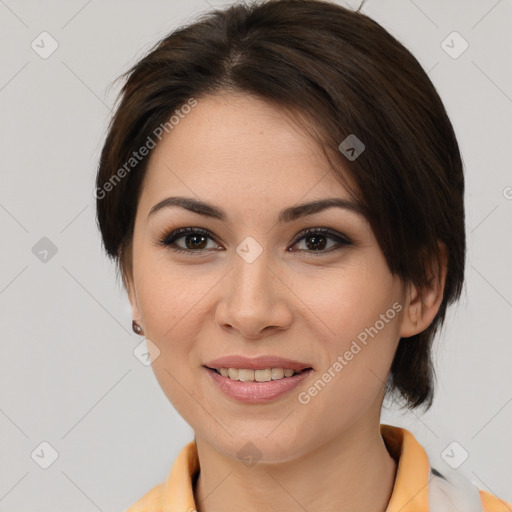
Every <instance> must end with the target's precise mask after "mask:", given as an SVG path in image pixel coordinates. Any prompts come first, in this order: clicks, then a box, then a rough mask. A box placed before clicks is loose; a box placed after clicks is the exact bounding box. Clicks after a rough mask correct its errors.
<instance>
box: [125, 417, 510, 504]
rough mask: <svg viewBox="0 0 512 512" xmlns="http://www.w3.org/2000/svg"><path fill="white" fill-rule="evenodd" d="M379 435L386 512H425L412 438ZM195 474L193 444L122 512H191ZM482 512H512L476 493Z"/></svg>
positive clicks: (387, 431) (399, 433)
mask: <svg viewBox="0 0 512 512" xmlns="http://www.w3.org/2000/svg"><path fill="white" fill-rule="evenodd" d="M380 431H381V435H382V437H383V439H384V442H385V444H386V447H387V449H388V451H389V453H390V454H391V456H392V457H393V458H394V459H395V460H396V461H397V462H398V466H397V473H396V478H395V485H394V487H393V492H392V494H391V499H390V501H389V504H388V507H387V509H386V512H428V511H429V498H428V492H429V478H430V464H429V460H428V455H427V453H426V451H425V450H424V448H423V447H422V446H421V445H420V444H419V443H418V441H417V440H416V439H415V437H414V436H413V435H412V434H411V432H409V431H408V430H406V429H404V428H399V427H394V426H392V425H386V424H381V425H380ZM198 470H199V459H198V455H197V447H196V444H195V441H190V442H189V443H188V444H187V445H185V446H184V447H183V448H182V450H181V451H180V453H179V454H178V457H177V458H176V460H175V462H174V464H173V466H172V468H171V471H170V473H169V474H168V476H167V478H166V479H165V481H164V482H163V483H161V484H158V485H156V486H155V487H153V488H152V489H151V490H150V491H149V492H147V493H146V494H145V495H144V496H143V497H142V498H141V499H140V500H139V501H137V502H136V503H135V504H134V505H132V506H131V507H130V508H128V509H127V510H126V511H125V512H157V511H158V512H160V510H169V511H171V510H172V511H174V510H181V511H184V512H191V511H195V501H194V482H195V477H196V473H197V471H198ZM480 496H481V499H482V504H483V506H484V510H485V512H501V511H503V512H512V506H511V505H510V504H507V503H506V502H504V501H502V500H500V499H499V498H497V497H495V496H494V495H491V494H489V493H487V492H484V491H480Z"/></svg>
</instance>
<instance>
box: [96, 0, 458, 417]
mask: <svg viewBox="0 0 512 512" xmlns="http://www.w3.org/2000/svg"><path fill="white" fill-rule="evenodd" d="M122 77H126V83H125V84H124V86H123V88H122V90H121V93H120V96H119V98H121V101H120V102H119V104H118V105H117V108H116V112H115V114H114V117H113V118H112V120H111V123H110V126H109V131H108V134H107V137H106V141H105V144H104V147H103V150H102V153H101V159H100V163H99V169H98V175H97V182H96V187H97V188H96V197H97V221H98V225H99V228H100V230H101V234H102V238H103V244H104V247H105V250H106V252H107V254H108V255H109V256H110V257H112V258H113V259H114V260H115V261H116V262H117V263H118V270H120V271H121V272H122V276H123V282H124V284H125V286H127V279H126V275H127V273H128V272H130V271H131V270H130V269H131V241H132V236H133V227H134V219H135V214H136V209H137V202H138V198H139V194H140V191H141V184H142V181H143V178H144V174H145V170H146V168H147V163H148V158H144V159H141V160H140V162H139V161H137V162H136V165H133V166H132V167H131V168H127V167H126V162H128V161H130V158H132V155H133V152H134V151H136V150H137V149H138V148H141V147H143V146H144V145H145V144H147V141H149V139H150V138H151V134H154V133H155V128H157V127H158V126H163V125H165V123H168V122H169V118H170V116H172V115H173V113H174V112H175V111H176V110H177V109H178V108H180V107H181V106H183V105H186V104H187V103H188V102H190V99H191V98H195V99H196V100H198V101H200V99H201V98H204V97H206V96H207V95H213V94H215V93H218V92H226V91H227V92H230V93H233V94H234V93H237V94H240V93H241V94H252V95H256V96H257V97H260V98H262V99H264V100H266V101H268V102H270V103H271V104H272V105H274V106H276V107H278V108H280V109H282V111H283V112H284V113H286V114H287V115H288V114H290V115H291V116H293V117H294V119H295V120H296V121H297V122H300V124H301V125H302V126H303V128H304V129H306V130H308V132H309V133H310V134H311V136H312V137H313V138H314V140H315V141H316V142H317V143H318V144H319V147H321V149H322V151H323V152H324V154H325V155H326V157H327V158H328V160H329V162H330V163H331V165H332V169H333V173H334V175H335V176H336V177H337V178H339V179H340V181H341V182H342V183H343V184H344V185H345V186H346V187H347V188H348V189H349V190H350V193H351V194H352V195H353V197H357V198H358V200H359V201H360V202H362V204H363V205H364V208H365V213H366V216H367V218H368V220H369V222H370V225H371V227H372V229H373V232H374V233H375V236H376V239H377V240H378V242H379V245H380V247H381V249H382V251H383V254H384V256H385V258H386V261H387V263H388V266H389V268H390V271H391V272H392V273H393V274H395V275H399V276H400V277H401V278H402V280H403V282H410V283H413V284H415V285H416V286H418V287H420V289H423V287H426V286H428V283H429V278H430V272H431V271H432V270H434V271H437V270H438V269H440V264H441V261H442V259H441V252H440V245H439V242H442V243H443V244H444V246H445V247H446V249H447V253H448V265H447V274H446V282H445V289H444V296H443V301H442V304H441V306H440V308H439V311H438V313H437V315H436V317H435V318H434V320H433V322H432V323H431V325H430V326H429V327H428V328H427V329H426V330H425V331H423V332H421V333H419V334H417V335H415V336H412V337H410V338H407V339H401V340H400V341H399V345H398V348H397V351H396V354H395V358H394V361H393V363H392V367H391V371H390V375H389V378H388V382H387V392H388V393H389V394H395V395H396V396H397V397H399V398H402V399H404V401H405V405H406V406H408V407H410V408H414V407H418V406H420V405H423V406H426V407H427V408H429V407H430V405H431V404H432V399H433V387H434V385H433V382H434V369H433V365H432V361H431V345H432V342H433V338H434V335H435V333H436V332H437V330H438V328H439V327H441V326H442V325H443V322H444V318H445V313H446V308H447V306H448V305H449V304H451V303H452V302H454V301H455V300H456V299H458V298H459V296H460V294H461V291H462V286H463V280H464V264H465V250H466V245H465V244H466V238H465V224H464V199H463V196H464V177H463V165H462V159H461V155H460V152H459V147H458V144H457V140H456V137H455V134H454V130H453V127H452V124H451V122H450V120H449V118H448V115H447V113H446V110H445V108H444V106H443V103H442V101H441V99H440V98H439V95H438V94H437V92H436V89H435V88H434V86H433V84H432V83H431V81H430V79H429V78H428V76H427V74H426V73H425V72H424V70H423V69H422V67H421V66H420V64H419V63H418V61H417V60H416V59H415V58H414V56H413V55H411V53H410V52H409V51H408V50H407V49H406V48H405V47H404V46H403V45H402V44H401V43H399V42H398V41H397V40H396V39H395V38H394V37H393V36H391V35H390V34H389V33H388V32H387V31H386V30H385V29H384V28H382V27H381V26H380V25H379V24H378V23H376V22H375V21H373V20H372V19H371V18H369V17H368V16H366V15H364V14H362V13H361V12H359V11H352V10H349V9H346V8H344V7H341V6H339V5H337V4H335V3H331V2H329V1H326V0H268V1H265V2H261V3H257V4H251V5H245V4H240V3H237V4H236V5H234V6H232V7H230V8H228V9H226V10H215V11H211V12H209V13H207V14H205V15H202V16H201V17H200V18H199V19H197V20H196V21H195V22H194V23H192V24H190V25H188V26H184V27H180V28H179V29H177V30H175V31H174V32H172V33H171V34H170V35H168V36H167V37H166V38H164V39H163V40H161V41H160V42H159V43H157V44H156V45H155V46H154V47H153V48H152V49H151V51H149V52H148V54H147V55H146V56H145V57H144V58H142V59H141V60H140V61H139V62H137V63H136V64H135V65H134V66H133V67H132V68H131V69H130V70H129V71H127V72H126V73H125V74H124V75H122ZM119 98H118V100H119ZM351 134H353V135H355V136H356V137H357V139H359V140H360V141H362V143H363V144H364V146H365V149H364V151H363V152H362V153H361V154H360V155H359V156H358V157H357V158H355V159H351V158H348V157H347V154H346V153H345V154H344V153H343V152H342V151H341V150H340V149H338V147H339V145H340V143H342V141H344V140H345V139H346V138H347V137H348V136H349V135H351ZM122 168H124V172H120V171H121V169H122ZM345 174H346V175H347V176H350V178H351V181H353V183H354V184H355V185H356V187H355V188H351V187H349V186H348V183H347V181H346V179H345V177H344V175H345Z"/></svg>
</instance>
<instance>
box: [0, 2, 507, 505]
mask: <svg viewBox="0 0 512 512" xmlns="http://www.w3.org/2000/svg"><path fill="white" fill-rule="evenodd" d="M209 4H210V5H216V6H220V5H222V3H221V2H215V1H214V0H209V1H208V2H206V1H205V0H190V1H187V2H181V1H177V0H168V1H162V0H151V1H144V2H142V1H124V2H122V1H121V0H115V1H113V0H108V1H105V0H104V1H101V2H100V1H99V0H92V1H91V0H90V1H84V0H72V1H66V2H64V1H28V0H25V1H23V0H19V1H15V0H0V37H1V45H0V55H1V66H0V109H1V122H0V140H1V149H2V151H1V186H0V225H1V244H2V250H1V251H0V314H1V325H0V332H1V337H2V344H1V350H2V357H1V367H0V433H1V435H0V457H1V469H0V510H1V511H3V512H8V511H16V512H28V511H35V510H38V511H39V512H45V511H53V512H55V511H65V510H73V511H75V512H81V511H95V510H101V511H121V510H124V509H125V508H126V507H128V506H129V505H131V504H132V503H133V502H134V501H136V500H137V499H138V498H139V497H140V496H142V495H143V494H144V493H146V492H147V491H148V490H149V489H150V488H151V487H153V486H154V485H156V484H157V483H159V482H161V481H162V480H163V479H164V478H165V477H166V476H167V474H168V472H169V470H170V468H171V466H172V463H173V462H174V459H175V457H176V455H177V454H178V452H179V450H180V449H181V448H182V447H183V446H184V444H185V443H186V442H188V441H190V440H191V439H192V436H193V432H192V430H191V428H190V427H189V426H188V425H187V424H186V423H185V422H184V421H183V420H182V419H181V417H180V416H179V415H178V414H177V413H176V412H175V411H174V409H173V407H172V406H171V405H170V404H169V403H168V401H167V399H166V398H165V396H164V395H163V393H162V391H161V390H160V388H159V386H158V384H157V382H156V379H155V378H154V375H153V373H152V370H151V368H150V367H145V366H144V365H142V364H141V363H140V362H139V361H138V359H136V358H135V357H134V355H133V350H134V349H135V347H137V346H138V345H139V343H140V342H141V338H139V337H138V336H136V335H135V334H133V333H132V332H131V329H130V325H131V316H130V309H129V306H128V301H127V298H126V297H125V294H124V292H123V290H122V289H121V287H120V285H119V284H118V283H116V279H115V273H114V267H113V265H112V264H111V263H110V262H108V260H107V259H106V257H105V256H104V255H103V254H102V252H101V245H100V238H99V233H98V232H97V229H96V225H95V220H94V215H95V211H94V197H93V193H92V191H93V188H94V177H95V171H96V166H97V162H98V157H99V152H100V149H101V146H102V142H103V137H104V135H105V130H106V126H107V122H108V120H109V116H110V114H111V112H110V109H111V107H112V105H113V101H114V98H115V94H116V93H117V91H118V89H119V85H116V86H115V87H112V88H109V85H110V84H111V83H112V81H113V80H114V78H116V77H117V76H118V75H119V74H120V73H122V72H123V71H125V70H127V69H128V67H129V66H130V65H131V64H133V63H135V62H136V61H137V60H138V59H139V58H140V57H141V56H142V55H143V54H144V53H145V52H146V51H147V50H148V49H149V48H150V47H151V46H152V45H153V44H154V43H155V42H157V41H158V40H159V39H160V38H162V37H163V36H164V35H166V34H167V33H168V32H169V31H171V30H172V29H174V28H176V27H177V26H178V25H180V24H183V23H186V22H188V21H190V20H192V19H194V18H195V16H196V15H198V14H199V13H202V12H204V11H206V10H208V9H210V5H209ZM358 4H359V2H351V3H350V4H348V5H352V6H356V5H358ZM345 5H347V4H345ZM363 11H364V12H366V13H367V14H369V15H370V16H372V17H373V18H374V19H376V20H377V21H378V22H379V23H381V24H382V25H383V26H384V27H385V28H387V29H388V30H389V31H390V32H391V33H392V34H393V35H395V36H396V37H397V38H398V39H399V40H401V41H402V42H403V43H404V44H405V45H406V46H407V47H408V48H409V49H410V50H411V51H412V52H413V54H414V55H415V56H416V57H417V58H418V60H419V61H420V63H421V64H422V65H423V67H424V68H425V70H427V71H428V72H429V76H430V77H431V79H432V81H433V82H434V84H435V85H436V87H437V89H438V90H439V92H440V95H441V97H442V99H443V101H444V102H445V105H446V107H447V110H448V113H449V115H450V117H451V119H452V122H453V124H454V127H455V130H456V133H457V136H458V139H459V142H460V146H461V150H462V153H463V158H464V161H465V168H466V183H467V193H466V205H467V234H468V260H467V284H466V289H465V293H464V297H463V300H462V301H461V303H460V306H459V307H458V308H456V309H455V310H452V312H451V314H450V316H449V318H448V321H449V324H448V327H447V328H446V329H445V330H444V331H443V333H442V335H441V336H440V337H439V338H438V342H437V344H436V356H437V368H438V376H439V383H438V388H437V398H436V400H435V403H434V405H433V407H432V409H431V411H430V412H429V413H427V414H425V415H423V416H421V415H420V414H418V413H408V414H405V415H404V414H402V413H398V412H396V411H393V410H386V411H384V413H383V418H382V420H383V422H387V423H392V424H395V425H399V426H404V427H406V428H409V429H410V430H411V431H412V432H413V433H414V434H415V435H416V437H417V439H418V440H419V441H420V442H421V443H422V444H423V446H425V448H426V449H427V451H428V453H429V455H430V456H431V457H432V459H433V460H434V461H439V467H440V468H442V465H443V464H446V463H445V462H444V460H443V459H442V458H441V457H440V455H441V453H442V452H443V450H444V449H445V448H446V447H447V445H449V444H450V443H451V442H452V441H457V442H458V443H459V444H460V445H461V446H462V447H463V448H464V449H465V450H467V452H468V453H469V458H468V459H467V460H466V461H465V462H464V464H463V465H462V466H461V467H460V469H459V471H461V472H464V473H465V474H466V475H468V476H469V477H470V478H471V479H472V480H473V481H474V482H475V483H477V484H478V486H479V487H481V488H482V489H486V490H488V491H490V492H493V493H495V494H498V495H499V496H500V497H502V498H503V499H506V500H508V501H511V500H512V471H511V470H510V456H511V448H512V442H511V435H512V434H511V432H512V428H511V427H512V372H510V361H511V357H512V344H511V335H510V332H511V330H512V320H511V318H512V271H511V264H510V262H511V261H512V243H511V234H512V233H511V220H512V199H511V198H512V188H507V187H512V173H511V166H510V159H509V158H510V156H509V155H510V144H511V133H512V115H511V114H512V70H511V65H510V62H511V60H510V55H511V49H512V35H511V34H512V30H511V20H512V3H511V1H510V0H501V1H497V0H472V1H468V0H457V1H453V0H451V1H450V2H447V1H441V0H430V1H428V0H414V1H413V0H370V1H368V2H367V4H366V5H365V7H364V9H363ZM43 31H47V32H49V33H50V34H51V36H52V37H53V38H54V39H55V40H56V41H57V42H58V44H59V47H58V49H57V50H56V51H55V53H53V54H52V55H51V56H50V57H49V58H47V59H42V58H41V57H40V56H39V55H38V54H37V53H36V52H35V51H34V50H33V49H32V48H31V42H32V41H33V40H34V39H36V38H37V37H38V35H39V34H40V33H41V32H43ZM453 31H457V32H459V33H460V34H461V35H462V37H463V38H464V39H465V40H467V42H468V43H469V48H468V49H467V50H466V51H465V52H464V53H463V54H462V55H460V57H458V58H457V59H453V58H452V57H450V56H449V55H448V54H447V53H446V52H445V51H444V50H443V48H442V47H441V43H442V41H443V40H444V39H445V38H446V37H447V36H448V35H449V34H450V33H451V32H453ZM36 41H37V39H36ZM457 44H458V43H457ZM47 48H48V46H47ZM42 237H48V238H49V239H50V240H51V241H52V242H53V244H55V246H56V247H57V253H56V254H55V255H54V256H53V257H51V258H48V261H47V262H42V261H40V260H39V259H38V258H37V257H36V256H35V255H34V254H33V252H32V248H33V246H34V245H35V244H36V243H37V242H38V241H39V240H40V239H41V238H42ZM43 441H46V442H48V443H50V445H51V446H53V448H54V449H55V450H56V451H57V452H58V458H57V460H56V461H55V462H54V463H53V465H51V466H50V467H49V468H48V469H46V470H44V469H42V468H41V467H39V465H38V464H36V462H35V461H34V460H33V459H32V458H31V453H32V452H33V451H34V450H35V449H37V448H38V447H39V446H40V443H41V442H43ZM40 450H41V448H39V451H38V452H37V450H36V452H37V453H40V459H39V460H42V459H43V458H44V457H46V456H47V455H48V454H49V453H50V452H49V451H48V450H46V451H44V453H45V455H44V457H42V456H41V454H42V453H43V452H41V451H40ZM35 458H36V459H37V457H35Z"/></svg>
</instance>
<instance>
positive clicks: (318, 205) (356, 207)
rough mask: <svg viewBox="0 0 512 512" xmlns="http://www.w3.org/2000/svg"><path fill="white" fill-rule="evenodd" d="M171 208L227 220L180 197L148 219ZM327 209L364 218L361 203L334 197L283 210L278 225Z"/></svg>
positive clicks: (204, 205) (212, 209) (159, 206)
mask: <svg viewBox="0 0 512 512" xmlns="http://www.w3.org/2000/svg"><path fill="white" fill-rule="evenodd" d="M173 206H177V207H179V208H184V209H185V210H189V211H191V212H194V213H197V214H199V215H203V216H205V217H211V218H214V219H219V220H221V221H226V220H227V214H226V212H225V211H224V210H222V209H220V208H218V207H216V206H213V205H211V204H208V203H205V202H203V201H199V200H197V199H193V198H190V197H180V196H176V197H167V198H166V199H164V200H163V201H160V202H159V203H157V204H155V206H153V207H152V208H151V210H150V211H149V214H148V217H149V216H151V215H152V214H154V213H155V212H157V211H159V210H161V209H163V208H170V207H173ZM328 208H343V209H345V210H348V211H350V212H353V213H356V214H358V215H360V216H362V217H366V213H365V208H364V207H363V205H362V204H361V203H359V202H354V201H350V200H347V199H342V198H340V197H339V198H338V197H334V198H327V199H319V200H317V201H312V202H310V203H303V204H299V205H297V206H290V207H289V208H285V209H284V210H282V211H281V212H280V213H279V217H278V223H279V224H282V223H285V222H291V221H294V220H296V219H298V218H301V217H305V216H306V215H313V214H315V213H318V212H321V211H323V210H327V209H328Z"/></svg>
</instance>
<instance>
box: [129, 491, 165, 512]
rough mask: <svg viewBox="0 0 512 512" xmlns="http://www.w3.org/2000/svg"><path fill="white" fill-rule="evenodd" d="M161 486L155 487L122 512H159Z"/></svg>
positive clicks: (160, 507)
mask: <svg viewBox="0 0 512 512" xmlns="http://www.w3.org/2000/svg"><path fill="white" fill-rule="evenodd" d="M162 495H163V484H158V485H155V486H154V487H153V488H152V489H151V490H149V491H148V492H147V493H146V494H144V496H142V497H141V498H140V499H139V500H138V501H137V502H136V503H134V504H133V505H132V506H131V507H129V508H127V509H126V510H124V512H161V510H162Z"/></svg>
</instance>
